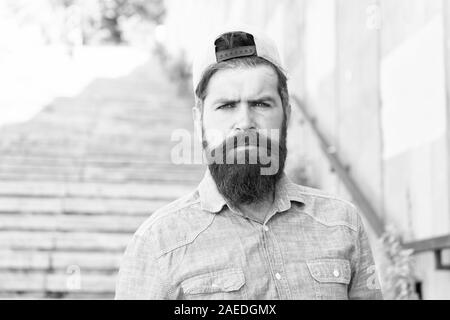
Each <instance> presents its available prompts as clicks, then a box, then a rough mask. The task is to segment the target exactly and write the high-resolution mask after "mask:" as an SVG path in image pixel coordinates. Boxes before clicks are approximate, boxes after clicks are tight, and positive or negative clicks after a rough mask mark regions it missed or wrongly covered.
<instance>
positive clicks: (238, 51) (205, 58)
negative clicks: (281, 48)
mask: <svg viewBox="0 0 450 320" xmlns="http://www.w3.org/2000/svg"><path fill="white" fill-rule="evenodd" d="M247 56H258V57H261V58H264V59H266V60H268V61H269V62H271V63H273V64H274V65H275V66H277V67H278V68H280V69H281V70H283V69H284V68H283V63H282V61H281V58H280V54H279V53H278V49H277V47H276V45H275V42H274V41H273V40H272V39H270V38H269V37H268V36H266V35H265V34H264V33H262V32H261V31H260V30H258V29H256V28H255V27H252V26H248V25H229V26H226V27H223V28H221V29H219V30H217V31H216V32H214V33H211V34H210V35H209V36H207V37H206V38H205V41H204V42H203V43H202V44H201V45H200V47H199V49H198V50H197V53H196V54H195V57H194V62H193V64H192V85H193V89H194V92H195V89H196V88H197V85H198V83H199V82H200V80H201V78H202V75H203V72H204V71H205V70H206V69H207V68H208V67H209V66H211V65H213V64H215V63H219V62H221V61H226V60H229V59H235V58H241V57H247Z"/></svg>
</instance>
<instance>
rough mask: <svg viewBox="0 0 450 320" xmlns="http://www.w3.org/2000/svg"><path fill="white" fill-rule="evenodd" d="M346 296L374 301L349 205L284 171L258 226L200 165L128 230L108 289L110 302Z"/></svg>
mask: <svg viewBox="0 0 450 320" xmlns="http://www.w3.org/2000/svg"><path fill="white" fill-rule="evenodd" d="M349 298H350V299H381V298H382V295H381V291H380V289H379V283H378V279H377V276H376V273H375V266H374V261H373V257H372V253H371V249H370V246H369V242H368V239H367V235H366V233H365V231H364V228H363V225H362V222H361V219H360V217H359V214H358V210H357V209H356V207H355V206H354V205H352V204H351V203H349V202H347V201H344V200H341V199H338V198H336V197H333V196H330V195H326V194H325V193H323V192H322V191H319V190H317V189H313V188H308V187H305V186H300V185H297V184H294V183H292V182H291V181H290V180H289V179H288V178H287V177H286V175H283V177H282V178H281V179H280V181H279V182H278V183H277V187H276V191H275V201H274V210H273V211H272V212H269V214H268V215H267V216H266V218H265V221H264V222H263V223H261V222H258V221H256V220H253V219H252V218H250V217H245V216H244V215H243V214H242V213H240V212H239V211H238V210H236V209H233V208H231V207H230V206H228V205H227V202H226V201H225V200H224V198H223V197H222V196H221V194H220V193H219V192H218V190H217V187H216V185H215V182H214V180H213V178H212V177H211V175H210V174H209V171H208V170H207V171H206V174H205V177H204V178H203V180H202V182H201V183H200V185H199V186H198V188H197V189H196V190H195V191H194V192H193V193H191V194H189V195H187V196H185V197H183V198H181V199H178V200H177V201H175V202H173V203H171V204H169V205H167V206H166V207H164V208H162V209H160V210H158V211H156V212H155V213H154V214H152V215H151V216H150V217H149V218H148V219H147V221H146V222H144V223H143V224H142V225H141V227H140V228H139V229H138V230H137V232H136V233H135V234H134V236H133V239H132V240H131V242H130V243H129V245H128V247H127V249H126V252H125V255H124V257H123V261H122V265H121V268H120V271H119V278H118V281H117V286H116V299H349Z"/></svg>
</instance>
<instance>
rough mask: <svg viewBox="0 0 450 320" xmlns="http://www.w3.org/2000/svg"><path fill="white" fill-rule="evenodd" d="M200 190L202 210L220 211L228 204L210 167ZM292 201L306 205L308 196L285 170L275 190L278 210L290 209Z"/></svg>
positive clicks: (200, 185)
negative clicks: (300, 190)
mask: <svg viewBox="0 0 450 320" xmlns="http://www.w3.org/2000/svg"><path fill="white" fill-rule="evenodd" d="M198 192H199V196H200V205H201V208H202V210H206V211H210V212H213V213H218V212H220V211H221V210H222V208H223V206H224V205H227V202H226V201H225V198H224V197H223V196H222V194H220V192H219V190H218V189H217V186H216V182H215V181H214V179H213V177H212V176H211V173H210V172H209V169H206V172H205V175H204V177H203V179H202V181H201V182H200V184H199V187H198ZM292 201H295V202H299V203H301V204H303V205H305V204H306V203H307V198H306V196H305V195H304V194H302V193H301V192H299V186H298V185H296V184H295V183H293V182H292V181H291V180H290V179H289V178H288V177H287V176H286V174H285V173H284V172H283V174H282V176H281V178H280V180H279V181H278V182H277V186H276V191H275V208H276V212H283V211H286V210H289V209H290V208H291V202H292Z"/></svg>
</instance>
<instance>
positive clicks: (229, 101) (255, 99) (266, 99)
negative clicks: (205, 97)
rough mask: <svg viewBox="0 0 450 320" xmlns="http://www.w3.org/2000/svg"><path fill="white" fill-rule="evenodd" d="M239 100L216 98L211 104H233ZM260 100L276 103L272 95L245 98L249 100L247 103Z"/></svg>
mask: <svg viewBox="0 0 450 320" xmlns="http://www.w3.org/2000/svg"><path fill="white" fill-rule="evenodd" d="M240 101H241V100H233V99H228V98H217V99H215V100H213V104H224V103H227V104H228V103H229V104H234V103H238V102H240ZM261 101H270V102H272V103H276V99H275V98H273V97H272V96H262V97H258V98H254V99H249V100H247V102H249V103H255V102H261Z"/></svg>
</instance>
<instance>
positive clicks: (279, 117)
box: [203, 65, 283, 149]
mask: <svg viewBox="0 0 450 320" xmlns="http://www.w3.org/2000/svg"><path fill="white" fill-rule="evenodd" d="M277 86H278V78H277V75H276V73H275V71H274V70H273V69H272V68H271V67H269V66H266V65H259V66H256V67H252V68H237V69H225V70H219V71H218V72H216V73H215V74H214V75H213V76H212V78H211V79H210V81H209V84H208V89H207V95H206V97H205V100H204V103H203V130H204V131H203V134H204V140H205V141H206V142H207V144H208V147H209V148H211V149H213V148H215V147H217V146H218V145H219V144H220V143H222V142H223V141H224V139H225V138H227V137H230V136H234V135H236V134H237V133H238V132H240V131H251V130H257V131H258V130H262V129H266V130H270V129H277V130H280V129H281V125H282V121H283V107H282V103H281V98H280V95H279V93H278V89H277ZM263 131H264V130H263ZM271 138H272V137H271ZM272 139H276V140H277V141H278V139H279V137H274V138H272ZM249 148H251V147H249Z"/></svg>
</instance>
